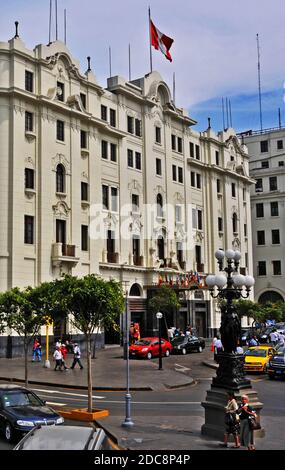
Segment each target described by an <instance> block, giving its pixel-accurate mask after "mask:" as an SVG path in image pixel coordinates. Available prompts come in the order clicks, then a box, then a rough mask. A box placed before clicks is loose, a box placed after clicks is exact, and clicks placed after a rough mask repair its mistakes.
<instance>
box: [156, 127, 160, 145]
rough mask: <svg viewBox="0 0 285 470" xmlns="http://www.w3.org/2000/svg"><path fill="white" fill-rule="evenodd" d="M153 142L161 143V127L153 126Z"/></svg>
mask: <svg viewBox="0 0 285 470" xmlns="http://www.w3.org/2000/svg"><path fill="white" fill-rule="evenodd" d="M155 142H156V143H157V144H161V128H160V127H158V126H155Z"/></svg>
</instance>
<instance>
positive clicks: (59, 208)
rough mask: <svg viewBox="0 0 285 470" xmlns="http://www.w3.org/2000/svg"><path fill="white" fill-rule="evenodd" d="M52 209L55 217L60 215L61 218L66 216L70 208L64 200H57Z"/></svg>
mask: <svg viewBox="0 0 285 470" xmlns="http://www.w3.org/2000/svg"><path fill="white" fill-rule="evenodd" d="M52 209H53V212H54V216H55V217H61V218H63V219H67V218H68V214H69V212H70V210H71V209H70V207H68V205H67V204H66V202H65V201H58V202H57V203H56V204H55V205H53V206H52Z"/></svg>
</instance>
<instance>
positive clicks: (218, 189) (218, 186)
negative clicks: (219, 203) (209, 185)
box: [217, 179, 221, 194]
mask: <svg viewBox="0 0 285 470" xmlns="http://www.w3.org/2000/svg"><path fill="white" fill-rule="evenodd" d="M217 193H218V194H220V193H221V180H219V179H217Z"/></svg>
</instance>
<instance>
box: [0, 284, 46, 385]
mask: <svg viewBox="0 0 285 470" xmlns="http://www.w3.org/2000/svg"><path fill="white" fill-rule="evenodd" d="M0 312H1V315H4V316H5V322H6V325H7V327H8V328H11V329H13V330H15V331H16V332H17V333H18V335H19V336H21V337H23V342H24V358H25V385H26V387H27V386H28V349H29V345H30V343H31V341H32V340H33V338H34V336H35V335H36V334H38V332H39V329H40V327H41V325H43V324H44V319H43V317H42V316H41V315H40V314H39V313H38V311H37V304H36V303H35V302H34V299H33V289H32V287H27V288H26V289H24V290H20V289H19V288H18V287H14V288H13V289H11V290H9V291H7V292H4V293H3V294H1V295H0Z"/></svg>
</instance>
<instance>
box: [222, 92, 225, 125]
mask: <svg viewBox="0 0 285 470" xmlns="http://www.w3.org/2000/svg"><path fill="white" fill-rule="evenodd" d="M222 112H223V129H224V130H225V128H226V126H225V103H224V98H222Z"/></svg>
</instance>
